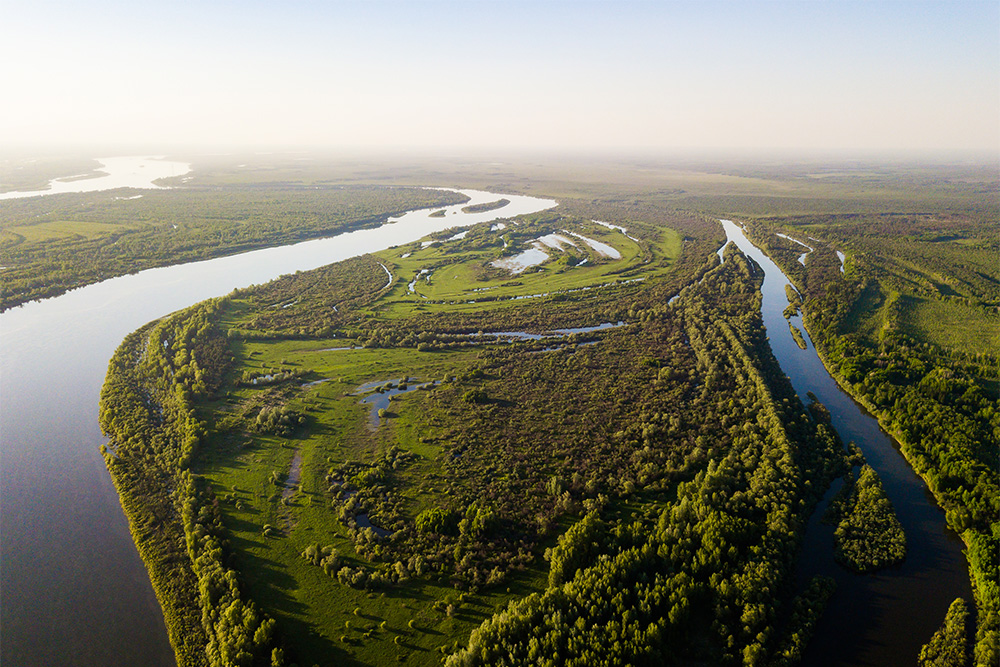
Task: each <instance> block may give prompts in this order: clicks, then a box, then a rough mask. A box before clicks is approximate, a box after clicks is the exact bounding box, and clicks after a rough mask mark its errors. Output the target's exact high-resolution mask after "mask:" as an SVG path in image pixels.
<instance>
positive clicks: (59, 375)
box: [0, 190, 556, 667]
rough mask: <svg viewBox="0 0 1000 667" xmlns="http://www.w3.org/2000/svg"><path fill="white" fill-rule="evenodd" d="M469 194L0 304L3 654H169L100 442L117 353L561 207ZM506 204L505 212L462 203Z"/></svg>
mask: <svg viewBox="0 0 1000 667" xmlns="http://www.w3.org/2000/svg"><path fill="white" fill-rule="evenodd" d="M461 192H463V193H464V194H466V195H468V196H469V197H470V198H471V201H470V202H467V203H466V204H459V205H455V206H449V207H445V210H446V211H447V214H446V215H445V216H444V217H436V218H432V217H430V216H429V214H430V213H431V212H433V211H434V210H440V209H424V210H418V211H411V212H409V213H407V214H405V215H403V216H401V217H400V218H397V219H394V220H392V221H391V224H385V225H383V226H381V227H379V228H376V229H363V230H359V231H355V232H350V233H347V234H342V235H340V236H335V237H332V238H328V239H320V240H315V241H307V242H304V243H298V244H296V245H291V246H284V247H278V248H269V249H265V250H257V251H254V252H248V253H245V254H242V255H235V256H230V257H222V258H219V259H213V260H208V261H204V262H194V263H190V264H182V265H177V266H171V267H166V268H159V269H150V270H148V271H143V272H141V273H137V274H134V275H130V276H122V277H120V278H114V279H111V280H107V281H104V282H102V283H98V284H96V285H90V286H88V287H83V288H81V289H78V290H74V291H72V292H69V293H67V294H64V295H62V296H59V297H55V298H52V299H46V300H43V301H35V302H32V303H29V304H25V305H24V306H21V307H19V308H14V309H12V310H8V311H7V312H5V313H3V314H0V339H2V341H3V344H2V345H0V369H2V372H0V396H2V402H0V499H2V504H0V563H2V568H0V627H2V631H0V664H3V665H5V666H6V665H11V666H12V667H13V666H15V665H17V666H19V667H22V666H23V667H28V666H32V665H39V666H41V665H47V666H62V665H87V666H90V665H92V666H94V667H98V666H99V667H106V666H108V665H115V666H119V667H125V666H128V665H134V666H135V667H152V666H155V665H172V664H174V659H173V652H172V650H171V648H170V645H169V643H168V642H167V636H166V628H165V627H164V623H163V616H162V614H161V612H160V608H159V605H158V604H157V602H156V598H155V597H154V595H153V590H152V587H151V585H150V583H149V578H148V576H147V574H146V570H145V567H144V566H143V564H142V561H141V560H140V559H139V555H138V553H137V552H136V549H135V546H134V545H133V544H132V537H131V535H130V534H129V531H128V525H127V523H126V521H125V518H124V516H123V514H122V511H121V507H120V506H119V504H118V496H117V494H116V493H115V490H114V487H113V486H112V484H111V479H110V477H109V475H108V472H107V470H106V469H105V467H104V460H103V459H102V458H101V455H100V452H99V448H100V445H101V444H102V443H103V442H105V439H104V437H103V436H102V435H101V432H100V429H99V427H98V425H97V404H98V399H99V395H100V390H101V385H102V384H103V382H104V374H105V372H106V371H107V365H108V360H109V359H110V358H111V355H112V353H113V352H114V351H115V349H116V348H117V347H118V345H119V344H120V343H121V341H122V339H123V338H124V337H125V336H126V335H127V334H128V333H129V332H131V331H134V330H135V329H137V328H139V327H140V326H142V325H143V324H145V323H146V322H149V321H150V320H154V319H156V318H159V317H163V316H164V315H167V314H169V313H171V312H173V311H175V310H178V309H180V308H183V307H185V306H189V305H191V304H194V303H197V302H199V301H202V300H204V299H207V298H210V297H215V296H220V295H223V294H227V293H229V292H231V291H232V290H233V289H234V288H236V287H245V286H248V285H252V284H259V283H264V282H267V281H269V280H273V279H274V278H277V277H278V276H280V275H282V274H286V273H292V272H295V271H299V270H308V269H313V268H316V267H319V266H323V265H325V264H329V263H331V262H337V261H340V260H343V259H347V258H348V257H353V256H356V255H360V254H364V253H368V252H375V251H378V250H382V249H385V248H389V247H391V246H394V245H402V244H405V243H409V242H411V241H415V240H417V239H420V238H422V237H424V236H426V235H428V234H431V233H433V232H436V231H441V230H444V229H447V228H449V227H467V226H469V225H473V224H476V223H480V222H488V221H491V220H496V219H498V218H507V217H513V216H516V215H522V214H526V213H533V212H536V211H541V210H544V209H547V208H551V207H553V206H555V205H556V202H554V201H551V200H547V199H537V198H534V197H522V196H516V195H497V194H491V193H488V192H478V191H474V190H462V191H461ZM500 197H504V198H506V199H508V200H510V203H509V204H507V205H506V206H504V207H503V208H500V209H496V210H493V211H488V212H484V213H471V214H470V213H463V212H462V210H461V209H462V207H463V206H468V205H470V204H481V203H487V202H492V201H496V200H497V199H499V198H500Z"/></svg>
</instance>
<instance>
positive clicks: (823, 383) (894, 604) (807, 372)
mask: <svg viewBox="0 0 1000 667" xmlns="http://www.w3.org/2000/svg"><path fill="white" fill-rule="evenodd" d="M722 225H723V227H724V228H725V230H726V237H727V239H728V241H731V242H733V243H735V244H736V245H737V247H739V249H740V250H741V251H742V252H743V253H744V254H745V255H747V256H749V257H751V258H753V260H754V261H755V262H757V264H759V265H760V266H761V267H762V268H763V269H764V284H763V285H762V287H761V289H762V291H763V296H764V299H763V305H762V307H761V310H762V314H763V316H764V326H765V327H766V328H767V332H768V336H769V340H770V343H771V349H772V350H773V351H774V356H775V357H777V359H778V363H779V364H781V369H782V370H783V371H784V372H785V374H786V375H788V377H789V378H790V379H791V381H792V386H793V387H794V388H795V391H796V393H797V394H798V395H799V398H801V399H802V401H803V402H805V403H808V401H809V399H808V398H807V396H806V394H807V392H810V391H811V392H812V393H813V394H815V395H816V397H817V398H818V399H819V400H820V402H821V403H823V404H824V405H825V406H826V407H827V408H828V409H829V410H830V414H831V416H832V418H833V426H834V428H836V429H837V433H839V434H840V437H841V438H842V439H843V440H844V442H848V441H851V440H853V441H854V442H855V443H857V445H858V446H859V447H860V448H861V450H862V451H863V452H864V455H865V458H866V459H867V460H868V463H869V464H870V465H871V466H872V467H873V468H874V469H875V470H876V471H878V474H879V477H881V478H882V484H883V486H884V487H885V490H886V493H887V494H888V496H889V499H890V500H891V501H892V504H893V506H894V507H895V509H896V514H897V515H898V516H899V520H900V522H901V523H902V524H903V529H904V530H905V531H906V541H907V552H906V560H905V561H903V563H902V564H901V565H899V566H897V567H894V568H890V569H888V570H883V571H881V572H878V573H876V574H873V575H856V574H852V573H850V572H847V571H846V570H844V569H843V568H841V567H839V566H838V565H837V564H836V563H834V561H833V529H832V527H829V526H825V525H822V524H820V523H819V521H818V514H819V512H818V513H817V516H814V517H813V520H812V521H811V522H810V524H809V528H808V530H807V532H806V538H805V543H804V546H803V554H802V559H801V562H800V578H801V579H805V578H807V577H810V576H812V575H814V574H824V575H827V576H831V577H833V578H835V579H836V581H837V591H836V593H835V594H834V596H833V598H832V599H831V601H830V605H829V606H828V607H827V610H826V613H825V614H824V615H823V617H822V619H821V620H820V622H819V623H818V624H817V627H816V635H815V636H814V638H813V640H812V641H811V642H810V644H809V646H808V647H807V649H806V653H805V656H804V659H803V661H802V664H803V665H809V666H810V667H811V666H813V665H816V666H820V667H822V666H826V665H871V666H872V667H885V666H888V665H901V666H903V665H915V664H916V661H917V655H918V654H919V652H920V647H921V646H922V645H923V644H924V643H926V642H927V640H928V639H930V637H931V635H932V634H933V633H934V631H935V630H936V629H937V628H938V626H940V624H941V622H942V621H943V620H944V614H945V612H946V611H947V609H948V605H949V604H951V602H952V601H953V600H954V599H955V598H956V597H963V598H965V599H966V601H967V602H969V603H970V605H971V603H972V588H971V584H970V582H969V574H968V569H967V563H966V560H965V556H964V554H963V553H962V548H963V544H962V541H961V540H960V539H959V537H958V536H957V535H956V534H955V533H954V532H952V531H951V530H950V529H948V528H947V527H946V526H945V520H944V512H942V511H941V510H940V509H939V508H938V507H937V505H936V504H935V503H934V499H933V498H932V496H931V495H930V492H929V491H928V489H927V485H926V484H924V481H923V480H922V479H920V477H918V476H917V475H916V473H914V472H913V470H912V469H911V468H910V467H909V464H907V463H906V461H905V460H904V459H903V456H902V454H901V453H900V452H899V451H898V448H897V447H896V446H895V443H894V442H893V441H892V440H891V438H889V436H887V435H886V434H885V433H884V432H882V430H881V429H880V428H879V426H878V422H877V421H876V420H875V418H874V417H872V416H871V415H869V414H868V413H867V412H865V410H864V409H863V408H862V407H861V406H859V405H858V404H857V403H855V402H854V401H853V400H852V399H851V397H850V396H848V395H847V394H846V393H844V392H843V391H842V390H841V389H840V387H839V386H838V385H837V383H836V381H835V380H834V379H833V378H832V377H830V374H829V373H827V372H826V368H824V366H823V362H822V361H820V359H819V356H818V355H817V354H816V349H815V347H814V346H813V343H812V340H811V339H810V338H809V336H808V334H807V333H806V331H805V327H803V326H802V321H801V317H795V318H792V323H793V324H795V325H796V326H797V327H798V328H799V329H800V330H801V331H802V332H803V335H804V336H805V338H806V345H807V349H805V350H802V349H800V348H799V346H798V345H797V344H796V343H795V341H794V339H793V338H792V335H791V333H790V332H789V329H788V323H787V321H786V320H785V318H784V316H783V315H782V311H783V310H784V309H785V307H786V306H787V305H788V299H787V297H786V295H785V285H786V284H791V281H790V280H788V278H787V277H786V276H785V274H784V273H782V271H781V269H779V268H778V266H777V265H776V264H775V263H774V262H773V261H771V259H770V258H769V257H768V256H767V255H765V254H764V253H763V252H762V251H761V250H760V249H759V248H757V247H756V246H754V245H753V244H752V243H751V242H750V241H749V239H747V237H746V236H745V235H744V234H743V230H742V229H741V228H740V227H739V226H738V225H736V224H735V223H733V222H731V221H729V220H723V221H722ZM822 509H823V508H822V507H821V508H820V512H822Z"/></svg>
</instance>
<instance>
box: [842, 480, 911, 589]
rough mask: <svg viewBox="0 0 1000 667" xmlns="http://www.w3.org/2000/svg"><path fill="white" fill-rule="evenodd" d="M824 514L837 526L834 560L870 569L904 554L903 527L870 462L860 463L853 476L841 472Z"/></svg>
mask: <svg viewBox="0 0 1000 667" xmlns="http://www.w3.org/2000/svg"><path fill="white" fill-rule="evenodd" d="M828 514H829V515H830V516H829V518H830V520H831V521H832V522H833V523H835V524H836V526H837V530H836V532H835V533H834V536H835V538H836V546H835V547H834V549H835V552H836V557H837V560H838V561H840V562H842V563H844V564H845V565H846V566H847V567H849V568H851V569H852V570H854V571H856V572H872V571H874V570H878V569H881V568H884V567H888V566H890V565H895V564H896V563H899V562H900V561H902V560H903V559H904V558H905V557H906V535H905V534H904V533H903V527H902V526H901V525H900V523H899V519H898V518H896V513H895V511H894V510H893V508H892V502H890V500H889V498H888V497H886V495H885V491H884V490H883V488H882V482H881V481H880V480H879V478H878V473H876V472H875V471H874V470H873V469H872V468H871V466H868V465H864V466H862V468H861V471H860V472H859V474H858V478H857V480H855V479H854V477H853V475H852V474H850V473H848V474H847V475H845V477H844V485H843V486H842V487H841V489H840V492H839V493H838V494H837V497H836V498H834V499H833V502H832V503H831V504H830V508H829V510H828Z"/></svg>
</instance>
